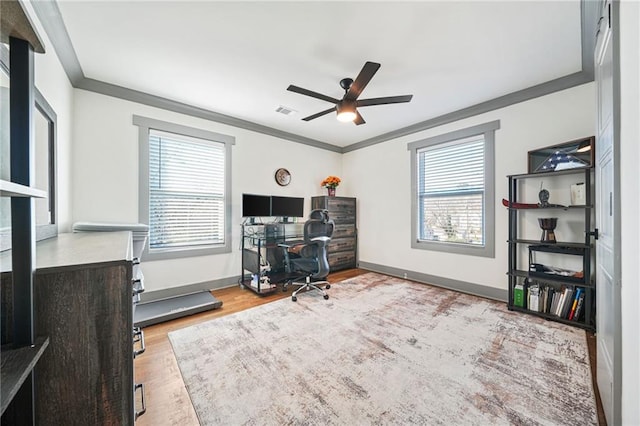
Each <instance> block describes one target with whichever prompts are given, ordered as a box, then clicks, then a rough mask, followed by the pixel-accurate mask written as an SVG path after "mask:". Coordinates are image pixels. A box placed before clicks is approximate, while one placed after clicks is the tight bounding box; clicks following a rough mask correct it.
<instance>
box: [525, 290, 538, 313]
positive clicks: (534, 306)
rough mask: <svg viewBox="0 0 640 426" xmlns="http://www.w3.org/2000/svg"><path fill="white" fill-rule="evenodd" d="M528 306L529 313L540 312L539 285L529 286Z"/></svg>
mask: <svg viewBox="0 0 640 426" xmlns="http://www.w3.org/2000/svg"><path fill="white" fill-rule="evenodd" d="M528 299H529V300H528V306H529V310H530V311H535V312H540V285H539V284H537V283H533V284H531V285H529V298H528Z"/></svg>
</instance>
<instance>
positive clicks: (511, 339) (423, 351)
mask: <svg viewBox="0 0 640 426" xmlns="http://www.w3.org/2000/svg"><path fill="white" fill-rule="evenodd" d="M329 293H330V295H331V296H330V297H331V298H330V299H329V300H323V299H322V296H320V295H319V294H313V293H309V294H300V295H299V296H298V302H297V303H294V302H292V301H291V299H282V300H279V301H276V302H273V303H268V304H266V305H262V306H259V307H256V308H252V309H249V310H247V311H243V312H239V313H237V314H233V315H229V316H226V317H222V318H218V319H215V320H212V321H209V322H206V323H202V324H199V325H195V326H191V327H188V328H185V329H182V330H178V331H174V332H172V333H170V334H169V338H170V340H171V343H172V345H173V350H174V352H175V355H176V358H177V360H178V364H179V366H180V370H181V372H182V376H183V378H184V382H185V384H186V386H187V390H188V391H189V395H190V396H191V401H192V402H193V405H194V407H195V410H196V413H197V414H198V418H199V420H200V422H201V424H203V425H218V424H222V425H241V424H248V425H280V424H305V425H308V424H310V425H324V424H336V425H361V424H404V425H406V424H429V425H434V424H446V425H452V424H456V425H458V424H461V425H462V424H468V425H486V424H527V425H536V424H542V425H562V424H565V425H589V424H597V414H596V406H595V398H594V394H593V388H592V384H591V372H590V369H589V359H588V353H587V345H586V337H585V332H584V331H581V330H579V329H576V328H572V327H568V326H564V325H562V324H558V323H555V322H549V321H544V320H541V319H538V318H535V317H532V316H528V315H522V314H517V313H513V312H509V311H507V309H506V307H505V304H504V303H499V302H494V301H490V300H486V299H482V298H478V297H474V296H469V295H465V294H461V293H456V292H453V291H447V290H443V289H440V288H437V287H431V286H426V285H422V284H417V283H412V282H409V281H405V280H401V279H397V278H392V277H388V276H384V275H379V274H374V273H368V274H365V275H361V276H358V277H356V278H353V279H349V280H346V281H343V282H341V283H337V284H335V285H333V286H332V287H331V289H330V290H329Z"/></svg>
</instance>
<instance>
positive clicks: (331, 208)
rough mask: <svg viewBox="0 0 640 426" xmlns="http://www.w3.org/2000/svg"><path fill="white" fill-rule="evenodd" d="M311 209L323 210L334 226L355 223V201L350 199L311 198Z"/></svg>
mask: <svg viewBox="0 0 640 426" xmlns="http://www.w3.org/2000/svg"><path fill="white" fill-rule="evenodd" d="M311 207H312V208H314V209H325V210H327V211H328V212H329V218H330V219H331V220H333V221H334V222H335V223H336V224H338V223H356V199H355V198H351V197H324V196H323V197H312V198H311Z"/></svg>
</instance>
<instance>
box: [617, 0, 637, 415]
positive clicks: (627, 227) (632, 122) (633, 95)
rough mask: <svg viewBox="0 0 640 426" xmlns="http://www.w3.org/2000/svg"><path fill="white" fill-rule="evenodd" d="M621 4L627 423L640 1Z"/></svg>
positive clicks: (633, 343) (633, 336) (633, 347)
mask: <svg viewBox="0 0 640 426" xmlns="http://www.w3.org/2000/svg"><path fill="white" fill-rule="evenodd" d="M619 6H620V68H621V71H620V80H621V81H620V93H621V102H620V103H621V105H620V122H621V123H620V130H621V132H620V158H621V161H620V183H621V184H620V202H621V216H622V223H621V229H622V235H621V245H622V257H621V263H622V289H621V293H622V294H621V299H622V307H621V308H622V309H621V311H622V312H621V314H622V421H623V424H625V425H639V424H640V405H639V404H638V396H639V395H640V368H639V365H640V329H639V328H638V325H639V324H640V310H639V309H638V306H640V290H639V286H638V270H639V268H638V265H640V226H639V225H638V218H639V217H640V172H638V165H640V123H639V121H638V117H640V81H639V80H640V63H639V59H638V52H640V31H639V30H638V22H640V4H639V3H637V2H635V1H622V2H620V4H619Z"/></svg>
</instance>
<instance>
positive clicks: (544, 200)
mask: <svg viewBox="0 0 640 426" xmlns="http://www.w3.org/2000/svg"><path fill="white" fill-rule="evenodd" d="M538 199H539V200H540V207H548V206H549V191H547V190H546V189H544V188H542V182H540V192H538Z"/></svg>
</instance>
